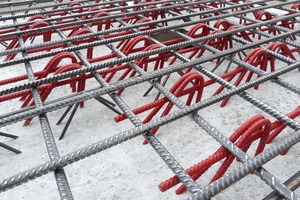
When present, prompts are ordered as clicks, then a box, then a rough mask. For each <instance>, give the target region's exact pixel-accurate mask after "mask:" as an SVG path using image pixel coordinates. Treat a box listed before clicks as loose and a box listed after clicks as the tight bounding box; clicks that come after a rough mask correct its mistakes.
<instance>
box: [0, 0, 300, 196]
mask: <svg viewBox="0 0 300 200" xmlns="http://www.w3.org/2000/svg"><path fill="white" fill-rule="evenodd" d="M0 7H1V10H0V13H1V14H0V15H1V25H0V43H1V44H0V45H1V51H0V55H1V56H2V62H1V63H0V67H1V71H2V74H1V80H0V87H1V88H0V95H1V96H0V101H1V105H2V108H3V109H2V110H3V111H2V112H1V113H0V114H1V115H0V127H1V129H0V131H1V135H0V136H4V137H8V138H13V139H16V138H17V137H18V136H19V137H20V136H21V135H18V136H15V135H11V134H18V133H16V132H13V131H19V130H20V124H19V122H22V121H23V120H25V122H24V125H25V126H27V127H23V128H22V129H21V130H22V132H23V130H24V132H26V134H30V133H27V132H31V134H33V135H34V137H37V138H38V137H39V135H38V134H40V133H39V132H40V131H39V130H41V132H42V135H43V138H39V139H35V140H36V141H39V143H40V142H41V141H44V142H45V144H46V151H47V153H48V155H49V158H50V161H48V160H46V159H44V158H42V159H41V160H38V159H37V162H36V163H35V165H31V163H29V165H28V166H27V164H26V167H27V168H22V170H21V171H22V172H20V171H17V172H15V173H7V172H6V171H5V172H2V174H3V175H1V177H2V176H4V177H2V179H4V178H5V179H4V180H2V181H1V182H0V188H1V192H2V193H1V194H5V193H6V191H7V190H9V189H12V188H16V190H17V189H18V187H17V186H18V185H21V184H23V183H26V182H28V181H30V180H33V179H35V178H38V177H41V176H42V175H45V174H48V173H50V172H54V175H55V181H56V184H57V188H58V191H59V193H58V194H59V196H60V198H61V199H74V198H75V197H76V196H77V193H78V192H76V195H75V196H74V195H73V192H72V191H73V188H74V187H76V188H77V187H80V186H77V185H76V184H75V183H74V181H72V180H71V179H72V178H73V175H74V174H73V172H74V171H75V170H78V169H80V167H77V168H73V169H72V168H71V167H72V166H73V165H75V162H77V161H80V160H83V159H85V158H87V157H89V156H91V155H95V154H97V153H100V152H103V151H104V150H107V149H110V148H111V147H113V146H117V147H119V148H120V150H119V151H117V152H119V153H120V152H122V151H127V153H126V154H125V153H124V156H128V154H130V148H145V149H147V154H145V153H146V152H145V151H141V152H143V153H141V154H140V157H144V156H147V157H149V159H150V161H149V162H151V161H152V159H153V158H152V157H151V156H152V155H153V150H154V151H155V152H156V153H157V154H158V155H159V157H160V158H161V160H162V161H164V162H161V161H159V163H160V164H159V165H155V164H154V165H153V167H154V168H155V167H157V168H159V169H158V170H157V173H156V174H151V176H153V177H154V176H155V180H156V182H159V181H163V180H158V179H160V178H161V177H160V176H162V177H163V178H165V179H166V178H167V177H169V176H170V172H172V174H173V175H174V177H172V178H170V179H168V180H167V181H165V182H162V183H161V184H159V183H158V184H159V189H160V190H161V191H165V190H167V189H169V188H171V187H173V186H174V185H177V184H179V183H182V184H183V186H181V187H179V188H178V189H177V190H176V193H177V194H180V193H182V192H184V191H185V190H187V191H188V192H186V193H185V196H184V198H188V199H210V198H212V197H214V196H216V195H220V196H222V194H223V191H224V190H225V189H226V188H229V187H231V186H232V185H233V184H234V183H236V182H240V181H241V180H245V177H249V176H254V175H251V174H252V173H254V174H255V175H257V176H258V177H260V178H261V180H263V182H264V184H266V185H269V186H271V188H272V189H273V190H274V191H276V192H277V193H278V194H279V195H281V196H282V197H284V198H287V199H299V196H298V195H299V194H298V195H297V192H295V190H296V189H297V187H298V186H297V185H299V181H298V183H297V181H296V183H294V184H293V185H292V186H290V185H287V183H285V184H284V183H283V182H284V181H285V180H282V178H279V177H278V174H276V175H274V174H273V172H271V171H272V170H269V169H268V168H270V167H266V166H268V164H269V165H272V164H271V163H272V162H274V160H276V159H279V158H278V157H279V156H278V155H279V154H285V153H287V150H289V149H290V148H292V147H293V148H294V150H293V148H292V150H293V152H291V154H293V155H294V156H295V157H296V158H297V155H299V153H298V152H297V149H296V146H295V145H296V144H297V143H298V142H299V140H300V132H299V129H300V124H299V122H298V121H299V120H298V121H297V116H298V115H300V101H299V94H300V87H299V78H297V76H299V74H298V73H300V72H299V70H298V69H300V63H299V57H300V56H299V54H300V53H299V52H300V51H299V50H300V43H299V39H298V38H299V35H300V29H299V27H300V25H299V22H300V21H299V16H300V4H299V3H298V1H280V2H274V1H267V0H262V1H235V0H231V1H211V0H207V1H197V0H195V1H188V0H186V1H168V0H166V1H122V0H120V1H90V0H82V1H62V0H60V1H59V0H54V1H38V0H33V1H30V0H29V1H9V0H8V1H7V2H5V1H4V2H1V4H0ZM24 69H25V70H24ZM70 88H71V89H70ZM253 88H254V89H253ZM270 90H272V91H271V92H270ZM268 95H271V96H268ZM229 98H230V101H229ZM20 100H21V101H20ZM91 102H92V103H91ZM95 102H99V103H100V104H99V105H102V107H101V110H100V111H96V108H97V107H95V106H99V105H98V104H95ZM219 102H221V107H222V108H218V107H219V106H220V104H219ZM79 107H80V108H83V107H85V108H83V109H79V110H78V108H79ZM223 107H224V108H223ZM65 108H66V110H65ZM226 109H227V110H226ZM243 110H245V111H243ZM69 112H70V116H69V118H68V120H67V122H66V123H65V125H64V127H63V128H61V126H56V125H52V123H51V120H49V119H48V118H51V119H54V120H58V123H57V125H59V124H61V123H64V122H63V120H64V118H65V117H66V116H67V115H68V114H69ZM80 113H81V114H80ZM99 113H100V115H99ZM230 113H237V114H236V115H237V116H238V117H235V119H232V120H231V122H229V125H228V126H227V124H223V122H224V121H226V120H228V116H226V114H227V115H228V114H230ZM241 113H243V114H241ZM97 114H98V115H99V116H98V115H97ZM61 115H62V117H60V116H61ZM76 116H77V118H76ZM79 116H80V117H79ZM187 116H188V117H189V118H190V119H191V120H188V119H186V117H187ZM34 117H37V119H38V120H39V122H36V120H35V119H33V118H34ZM127 118H128V119H129V120H128V121H124V122H122V123H116V122H120V121H123V120H125V119H127ZM220 118H222V119H223V121H222V123H221V124H220V122H221V121H220ZM95 120H96V121H95ZM97 120H98V121H99V122H98V123H97ZM113 120H115V121H116V122H114V121H113ZM89 121H93V123H95V124H93V125H92V126H91V124H90V123H89ZM102 121H103V122H102ZM232 121H235V123H236V124H239V125H240V126H239V127H238V126H236V127H233V125H232V124H233V122H232ZM30 123H31V124H30ZM32 123H33V124H32ZM193 123H194V124H195V125H197V126H196V127H193V125H191V124H193ZM230 123H231V124H230ZM29 124H30V125H29ZM78 124H79V125H78ZM170 124H171V125H170ZM28 125H29V126H28ZM38 125H39V126H40V129H39V127H38ZM184 126H186V127H188V126H191V127H193V128H192V129H194V130H193V131H192V130H191V129H184ZM72 127H76V128H73V129H72ZM286 127H287V128H286ZM181 128H182V130H184V131H187V130H188V131H189V133H188V134H193V135H191V136H189V137H187V136H186V137H185V138H182V137H181V136H180V135H182V133H180V131H179V132H178V131H177V130H181ZM61 129H62V130H61ZM158 129H159V131H158ZM2 130H3V132H2ZM68 130H69V131H68ZM67 131H68V132H67ZM176 131H177V133H176ZM282 131H285V132H283V133H282V134H280V135H279V133H281V132H282ZM4 132H9V134H7V133H4ZM57 132H58V133H59V132H61V134H60V136H59V137H57V138H56V133H57ZM91 132H93V133H91ZM156 132H158V134H157V135H155V133H156ZM168 132H175V133H172V135H170V134H169V135H168V134H167V133H168ZM232 132H234V133H233V134H232V135H230V134H231V133H232ZM99 133H101V136H99V135H98V134H99ZM165 134H166V135H165ZM72 135H73V136H72ZM87 135H89V136H87ZM141 135H142V136H144V138H145V139H146V140H145V141H144V143H145V144H146V143H150V145H146V146H142V147H136V146H139V145H140V144H139V142H138V141H139V140H133V138H135V137H137V136H141ZM184 135H186V133H184ZM204 135H206V136H204ZM64 137H66V138H64ZM91 137H92V138H91ZM205 137H207V138H206V139H205ZM211 137H212V138H213V139H214V140H212V139H211ZM63 138H64V139H63ZM274 138H277V141H274V142H272V141H273V140H274ZM278 138H279V139H278ZM58 139H59V141H58ZM138 139H139V138H138ZM186 139H190V140H191V141H190V142H188V145H187V146H185V145H186V143H181V140H186ZM70 140H71V141H72V142H73V143H74V144H73V145H74V146H72V145H70ZM18 141H19V143H16V141H15V140H9V139H7V140H6V141H5V143H2V142H0V147H4V148H5V149H7V150H10V151H12V152H15V153H21V152H20V151H19V150H17V149H15V148H13V147H11V146H8V145H7V144H11V145H12V146H14V147H16V146H15V145H14V144H22V143H23V142H22V138H19V139H18ZM126 141H134V143H135V144H134V145H133V144H132V143H131V145H132V146H130V148H129V150H122V145H121V143H124V142H126ZM27 142H29V141H27ZM271 142H272V143H271ZM126 143H127V142H126ZM126 143H125V144H126ZM33 144H34V143H33ZM175 144H176V145H179V147H176V146H175ZM218 144H219V145H221V147H220V148H218V147H219V145H218ZM35 145H36V147H32V148H33V149H35V148H36V149H35V150H29V149H22V154H25V156H26V155H27V156H28V154H29V153H32V152H34V151H41V154H45V153H46V152H43V150H41V148H43V147H42V146H41V145H39V144H35ZM180 145H181V148H180ZM120 146H121V147H120ZM140 146H141V145H140ZM148 146H151V148H150V147H148ZM254 146H257V148H255V147H254ZM117 147H115V148H117ZM203 147H204V148H205V149H209V150H207V151H206V152H203V150H201V148H203ZM195 148H197V150H195ZM151 149H153V150H152V151H151ZM2 150H3V151H5V150H4V149H1V151H2ZM187 150H193V152H187ZM216 150H217V151H216ZM248 150H249V151H248ZM26 152H27V153H26ZM62 152H63V153H62ZM109 152H110V151H107V152H106V154H107V155H109V156H107V157H105V158H107V159H109V158H110V157H112V156H116V155H110V154H109ZM180 152H182V154H180ZM6 153H7V154H6ZM6 153H4V154H3V155H1V156H3V160H5V161H8V157H14V156H15V157H16V156H18V155H13V154H12V153H11V152H9V151H7V152H6ZM11 154H12V155H11ZM22 154H21V155H22ZM60 154H63V156H61V155H60ZM111 154H113V153H111ZM174 154H176V155H174ZM185 154H186V155H185ZM202 154H203V155H202ZM252 154H255V156H252ZM288 154H290V152H289V153H288ZM38 155H40V154H39V153H37V155H36V156H37V157H38ZM31 156H35V155H31ZM286 156H287V155H286ZM4 157H5V158H4ZM206 157H208V158H206ZM235 157H236V158H237V159H238V161H239V162H236V161H235V162H234V163H232V162H233V160H234V158H235ZM92 158H93V157H92ZM92 158H91V159H92ZM123 158H124V157H123ZM127 158H131V157H130V156H128V157H127ZM205 158H206V159H205ZM15 159H16V160H17V159H18V158H15ZM21 159H22V158H21ZM24 159H26V157H24ZM11 160H12V162H13V163H2V167H3V169H4V168H5V169H6V168H7V166H9V165H15V163H14V162H15V161H16V160H14V159H11ZM201 160H202V161H201ZM97 161H98V162H99V163H97V164H96V165H102V162H103V163H104V164H103V168H105V167H107V166H105V162H104V161H101V160H97ZM199 161H201V162H200V163H198V162H199ZM19 162H20V161H19ZM21 162H22V163H23V162H24V161H21ZM119 162H120V163H121V165H122V166H123V165H124V167H126V165H127V164H126V163H127V162H128V161H126V160H120V161H119ZM146 162H147V160H146ZM293 162H294V163H291V164H290V165H292V167H293V166H294V168H296V169H297V167H296V166H297V162H296V161H293ZM41 163H42V164H41ZM72 163H74V164H72ZM161 163H164V164H165V165H163V164H161ZM196 163H198V164H196ZM32 164H33V163H32ZM71 164H72V165H71ZM194 164H196V165H194ZM214 164H216V165H217V166H218V167H219V169H217V167H214V166H213V165H214ZM189 165H194V166H193V167H191V168H188V166H189ZM34 166H35V167H34ZM166 166H167V167H168V168H167V167H166ZM93 167H94V168H96V167H95V163H93V161H91V163H90V166H87V167H85V169H90V170H93ZM290 167H291V166H290ZM162 168H163V170H162ZM186 168H188V169H186ZM65 169H67V170H66V171H65ZM100 170H101V169H100ZM106 170H109V169H106ZM132 170H137V171H138V169H132ZM120 171H121V172H122V169H120ZM206 171H208V172H207V173H208V174H209V175H212V176H213V178H212V179H211V177H209V176H208V178H206V179H205V180H206V182H207V183H206V184H205V183H203V182H201V180H199V179H198V178H199V177H200V176H201V175H202V174H204V173H205V172H206ZM212 171H214V172H212ZM216 171H217V172H216ZM66 172H67V173H66ZM164 172H165V173H164ZM215 172H216V173H215ZM103 173H105V170H104V169H103ZM14 174H16V175H14ZM67 174H71V177H70V176H67ZM295 174H299V173H296V172H295ZM75 175H76V173H75ZM77 176H80V175H78V174H77ZM102 176H104V177H105V174H102ZM140 176H143V174H142V175H140ZM203 176H205V174H204V175H202V176H201V178H202V177H203ZM289 176H290V177H293V174H289ZM295 176H296V175H295ZM7 177H9V178H7ZM114 178H116V177H114V176H113V177H106V178H103V179H102V178H101V180H98V179H97V178H95V179H96V180H93V181H96V182H97V184H106V182H107V179H109V180H111V181H114ZM129 178H132V177H129ZM83 179H85V178H83ZM90 179H93V177H90ZM90 179H89V181H90ZM210 179H211V180H210ZM76 180H78V178H77V179H76ZM115 180H116V181H117V180H119V179H117V178H116V179H115ZM296 180H299V179H297V177H296ZM69 181H71V184H70V183H69ZM140 181H141V182H143V181H144V182H145V183H143V184H144V185H147V180H140ZM87 184H88V182H87ZM141 184H142V183H141ZM158 184H157V185H158ZM72 185H75V186H73V187H72ZM286 185H287V186H286ZM137 187H138V186H137ZM151 189H152V190H158V189H156V188H151ZM255 189H257V187H256V186H255V185H254V186H253V190H255ZM76 190H78V189H76ZM91 190H93V189H91ZM95 190H97V189H95ZM124 190H126V189H124ZM143 190H145V189H143ZM81 192H82V191H81ZM241 192H242V193H243V190H241ZM101 193H105V191H104V192H102V191H101ZM115 193H116V194H118V193H120V190H117V191H116V192H115ZM1 194H0V195H1ZM120 194H122V193H120ZM170 194H172V193H168V195H170ZM41 195H42V194H41ZM166 196H167V195H166ZM265 196H266V195H265ZM79 198H80V199H82V197H79ZM107 198H121V196H114V197H107ZM125 198H126V197H125ZM172 198H173V197H172ZM179 198H182V196H181V197H180V196H179ZM266 198H269V199H270V198H271V197H266Z"/></svg>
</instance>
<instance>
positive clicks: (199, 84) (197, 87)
mask: <svg viewBox="0 0 300 200" xmlns="http://www.w3.org/2000/svg"><path fill="white" fill-rule="evenodd" d="M203 88H204V79H203V77H202V76H201V75H200V74H199V73H197V72H189V73H186V74H184V75H183V76H182V77H180V78H179V79H178V80H177V81H176V82H175V84H174V85H173V86H172V88H171V89H170V92H171V93H172V94H174V95H175V96H176V97H183V96H187V100H186V105H187V106H189V105H190V104H191V103H192V100H193V99H194V101H195V103H197V102H199V101H200V100H201V97H202V93H203ZM173 105H174V104H173V103H172V102H171V101H170V100H169V99H168V98H167V97H163V98H160V99H158V100H156V101H153V102H151V103H148V104H146V105H143V106H140V107H138V108H135V109H133V110H132V111H133V113H134V114H136V115H138V114H140V113H143V112H145V111H149V110H152V111H151V112H150V114H149V115H148V116H147V117H146V118H145V119H144V120H143V123H147V122H149V121H150V120H151V119H152V118H153V117H154V116H155V115H156V114H157V113H158V112H159V111H160V110H161V109H162V108H163V107H164V106H166V107H165V109H164V110H163V112H162V114H161V115H160V117H163V116H166V115H168V114H169V113H170V111H171V109H172V108H173ZM114 119H115V121H116V122H120V121H122V120H125V119H127V116H126V115H125V114H121V115H118V116H116V117H115V118H114ZM158 129H159V128H155V129H153V130H152V131H151V133H152V134H153V135H154V134H155V133H156V132H157V131H158ZM144 144H147V141H146V140H145V141H144Z"/></svg>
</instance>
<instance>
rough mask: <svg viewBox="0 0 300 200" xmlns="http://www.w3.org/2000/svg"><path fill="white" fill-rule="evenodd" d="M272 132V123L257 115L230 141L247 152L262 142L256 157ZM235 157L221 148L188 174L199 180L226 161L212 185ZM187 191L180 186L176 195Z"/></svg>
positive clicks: (174, 181) (174, 182) (173, 181)
mask: <svg viewBox="0 0 300 200" xmlns="http://www.w3.org/2000/svg"><path fill="white" fill-rule="evenodd" d="M270 130H271V122H270V121H269V120H268V119H265V118H264V117H263V116H262V115H255V116H254V117H251V118H250V119H249V120H247V121H246V122H245V123H243V124H242V125H241V126H240V127H239V128H238V129H237V130H236V131H235V132H234V133H233V134H232V135H231V136H230V137H229V140H230V141H231V142H233V143H235V145H236V146H237V147H238V148H240V149H241V150H243V151H244V152H247V150H248V149H249V147H250V146H251V145H252V143H253V142H254V141H256V140H260V141H259V143H258V146H257V148H256V152H255V156H256V155H258V154H260V153H261V152H262V151H263V150H264V147H265V144H266V141H267V139H268V137H269V132H270ZM234 158H235V156H234V155H233V154H231V153H230V152H229V151H228V150H227V149H225V147H223V146H221V147H220V148H219V149H218V150H217V151H216V152H215V153H214V154H213V155H211V156H210V157H208V158H206V159H204V160H202V161H201V162H199V163H197V164H195V165H194V166H192V167H190V168H188V169H187V173H188V174H189V175H190V176H191V177H192V179H193V180H197V179H198V178H200V176H201V175H203V174H204V173H205V172H206V171H207V170H208V169H209V168H210V167H211V166H212V165H214V164H215V163H217V162H219V161H221V160H224V162H223V163H222V165H221V166H220V168H219V170H218V171H217V172H216V173H215V175H214V176H213V178H212V179H211V181H210V183H212V182H214V181H216V180H218V179H219V178H221V177H222V176H223V175H224V174H225V172H226V171H227V169H228V168H229V166H230V165H231V164H232V162H233V161H234ZM179 183H180V180H179V179H178V178H177V177H176V176H174V177H172V178H170V179H168V180H166V181H164V182H162V183H160V184H159V189H160V190H161V191H162V192H164V191H166V190H168V189H170V188H171V187H174V186H175V185H177V184H179ZM184 191H186V188H185V186H184V185H182V186H180V187H179V188H178V189H177V190H176V194H181V193H183V192H184Z"/></svg>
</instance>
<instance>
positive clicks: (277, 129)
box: [267, 106, 300, 155]
mask: <svg viewBox="0 0 300 200" xmlns="http://www.w3.org/2000/svg"><path fill="white" fill-rule="evenodd" d="M299 115H300V106H298V107H297V108H296V109H295V110H294V111H293V112H291V113H289V114H288V115H287V116H288V117H289V118H291V119H294V118H296V117H298V116H299ZM285 128H286V125H285V124H283V123H281V122H279V121H275V122H273V123H272V131H271V134H270V136H269V138H268V140H267V144H270V143H271V142H272V141H273V140H274V139H275V138H276V137H277V136H278V135H279V134H280V133H281V132H282V131H283V130H284V129H285ZM287 152H288V150H286V151H284V152H282V153H281V155H285V154H286V153H287Z"/></svg>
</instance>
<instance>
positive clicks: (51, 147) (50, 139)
mask: <svg viewBox="0 0 300 200" xmlns="http://www.w3.org/2000/svg"><path fill="white" fill-rule="evenodd" d="M14 22H17V19H14ZM16 31H17V32H20V29H19V28H16ZM18 41H19V44H20V46H24V45H25V44H24V40H23V38H22V37H21V36H19V37H18ZM27 55H28V54H27V53H26V51H24V52H22V56H23V57H26V56H27ZM24 64H25V69H26V73H27V76H28V79H29V81H33V80H35V77H34V73H33V70H32V66H31V63H30V62H25V63H24ZM32 98H33V101H34V103H35V105H36V107H37V108H39V107H41V106H42V105H43V102H42V99H41V96H40V94H39V91H38V89H37V87H33V88H32ZM39 121H40V125H41V129H42V133H43V136H44V140H45V144H46V148H47V151H48V155H49V157H50V160H53V159H57V158H59V151H58V148H57V146H56V143H55V140H54V136H53V133H52V130H51V127H50V123H49V121H48V118H47V115H46V114H44V113H41V114H40V115H39ZM54 176H55V180H56V183H57V187H58V190H59V194H60V197H61V199H64V200H72V199H73V195H72V192H71V189H70V186H69V183H68V180H67V176H66V174H65V171H64V169H63V168H57V169H56V170H55V171H54Z"/></svg>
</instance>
